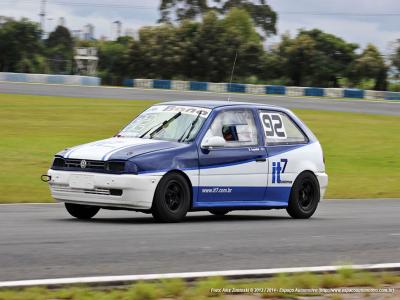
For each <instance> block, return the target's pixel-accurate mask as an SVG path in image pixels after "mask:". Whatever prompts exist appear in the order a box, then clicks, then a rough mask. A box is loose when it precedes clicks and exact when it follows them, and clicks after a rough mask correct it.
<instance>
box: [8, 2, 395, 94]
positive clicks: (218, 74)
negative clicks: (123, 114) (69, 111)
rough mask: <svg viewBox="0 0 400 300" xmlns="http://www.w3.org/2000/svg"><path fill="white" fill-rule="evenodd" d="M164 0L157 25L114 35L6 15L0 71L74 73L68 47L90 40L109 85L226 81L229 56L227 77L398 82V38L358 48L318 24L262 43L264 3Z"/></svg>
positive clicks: (332, 83)
mask: <svg viewBox="0 0 400 300" xmlns="http://www.w3.org/2000/svg"><path fill="white" fill-rule="evenodd" d="M162 2H167V1H162ZM195 2H196V1H195ZM197 2H199V3H200V2H202V1H197ZM206 2H207V1H206ZM228 2H229V1H228ZM239 2H240V1H239ZM162 4H163V3H162ZM164 4H165V3H164ZM200 4H201V3H200ZM225 4H226V3H225ZM165 5H166V7H168V11H169V13H164V14H162V16H163V18H164V19H163V20H161V21H162V23H161V24H159V25H155V26H146V27H142V28H140V30H139V31H138V35H137V37H136V38H133V37H128V36H122V37H119V38H118V39H117V40H116V41H107V40H93V41H82V40H78V39H74V38H72V36H71V33H70V31H69V30H68V29H67V28H66V27H63V26H58V27H57V28H56V29H55V30H54V31H53V32H51V33H50V34H49V36H48V37H47V38H46V39H42V32H41V31H40V28H39V25H38V24H37V23H34V22H31V21H29V20H27V19H21V20H19V21H17V20H12V19H8V20H7V21H6V22H5V23H3V24H2V25H0V71H2V72H24V73H53V74H60V73H62V74H74V73H75V72H76V70H77V69H76V68H75V67H74V62H73V55H74V47H77V46H93V47H96V48H97V49H98V55H99V65H98V75H99V76H100V77H101V78H102V80H103V83H105V84H112V85H120V84H122V82H123V80H124V79H127V78H162V79H177V80H195V81H209V82H226V81H229V79H230V73H231V69H232V66H233V62H234V59H235V57H236V56H237V61H236V66H235V72H234V77H233V78H234V81H235V82H242V83H255V84H257V83H258V84H283V85H293V86H315V87H359V88H366V89H376V90H386V89H392V90H397V89H399V85H397V86H396V85H394V84H392V85H389V86H388V76H389V75H390V76H391V77H396V76H397V78H398V77H399V74H400V40H399V41H397V42H396V46H395V47H394V50H393V53H392V55H391V57H390V58H389V59H384V57H383V56H382V54H381V53H380V51H379V50H378V49H377V47H375V46H374V45H372V44H369V45H367V46H366V47H365V48H364V49H360V47H359V46H358V45H357V44H354V43H351V42H347V41H345V40H343V39H342V38H340V37H337V36H335V35H332V34H329V33H326V32H323V31H321V30H319V29H312V30H299V31H298V33H297V34H296V35H295V36H291V35H289V34H284V35H283V36H282V39H281V41H280V42H279V43H278V44H275V45H269V43H268V36H270V35H271V34H274V33H275V22H276V14H275V13H274V12H273V11H272V10H271V11H265V12H264V15H262V16H261V17H260V15H259V14H254V9H253V8H252V7H247V9H246V7H245V8H243V7H233V8H232V7H229V5H228V6H227V7H225V8H224V9H226V10H223V9H222V8H221V9H220V10H216V9H212V8H203V9H204V12H203V11H200V10H199V12H191V13H192V16H193V18H187V17H185V14H184V12H182V11H180V12H178V13H177V12H175V15H179V13H180V15H179V16H180V19H179V18H178V19H179V20H178V21H175V20H174V21H171V19H170V18H171V17H170V16H171V14H172V13H171V10H172V8H171V6H168V5H167V4H165ZM160 8H161V9H162V5H161V7H160ZM252 12H253V14H252ZM189 13H190V12H189ZM198 14H201V18H199V17H198ZM268 16H269V17H268ZM255 20H258V22H256V21H255ZM268 22H269V23H268Z"/></svg>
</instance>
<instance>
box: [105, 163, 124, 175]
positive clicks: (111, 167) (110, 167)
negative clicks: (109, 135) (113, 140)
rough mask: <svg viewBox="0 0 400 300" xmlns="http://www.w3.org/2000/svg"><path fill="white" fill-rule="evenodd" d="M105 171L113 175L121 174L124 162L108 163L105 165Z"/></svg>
mask: <svg viewBox="0 0 400 300" xmlns="http://www.w3.org/2000/svg"><path fill="white" fill-rule="evenodd" d="M105 169H106V170H107V171H110V172H113V173H122V172H124V171H125V162H124V161H108V162H106V164H105Z"/></svg>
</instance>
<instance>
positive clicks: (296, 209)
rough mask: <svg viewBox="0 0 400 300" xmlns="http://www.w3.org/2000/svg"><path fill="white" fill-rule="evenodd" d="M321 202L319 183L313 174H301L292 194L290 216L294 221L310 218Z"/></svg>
mask: <svg viewBox="0 0 400 300" xmlns="http://www.w3.org/2000/svg"><path fill="white" fill-rule="evenodd" d="M319 200H320V191H319V183H318V180H317V178H316V177H315V176H314V174H312V173H311V172H304V173H301V174H300V175H299V176H298V177H297V178H296V180H295V182H294V184H293V187H292V190H291V192H290V198H289V205H288V207H287V208H286V211H287V212H288V214H289V215H290V216H291V217H292V218H294V219H308V218H310V217H311V216H312V215H313V214H314V212H315V210H316V209H317V207H318V203H319Z"/></svg>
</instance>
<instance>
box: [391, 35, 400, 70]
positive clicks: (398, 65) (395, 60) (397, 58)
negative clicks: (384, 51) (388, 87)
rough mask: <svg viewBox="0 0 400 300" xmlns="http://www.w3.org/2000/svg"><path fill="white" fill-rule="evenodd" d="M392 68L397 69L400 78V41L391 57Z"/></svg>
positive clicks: (397, 42) (395, 45)
mask: <svg viewBox="0 0 400 300" xmlns="http://www.w3.org/2000/svg"><path fill="white" fill-rule="evenodd" d="M390 60H391V62H392V67H394V68H395V69H396V72H397V76H400V39H398V40H397V41H396V43H395V44H394V50H393V53H392V54H391V55H390Z"/></svg>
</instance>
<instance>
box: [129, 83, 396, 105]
mask: <svg viewBox="0 0 400 300" xmlns="http://www.w3.org/2000/svg"><path fill="white" fill-rule="evenodd" d="M124 86H129V87H139V88H147V89H151V88H155V89H171V90H180V91H206V92H215V93H227V92H229V93H248V94H257V95H264V94H270V95H288V96H313V97H331V98H356V99H372V100H379V99H382V100H383V99H386V100H400V93H397V92H386V91H372V90H361V89H349V88H319V87H298V86H282V85H258V84H242V83H215V82H200V81H181V80H165V79H126V80H124Z"/></svg>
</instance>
